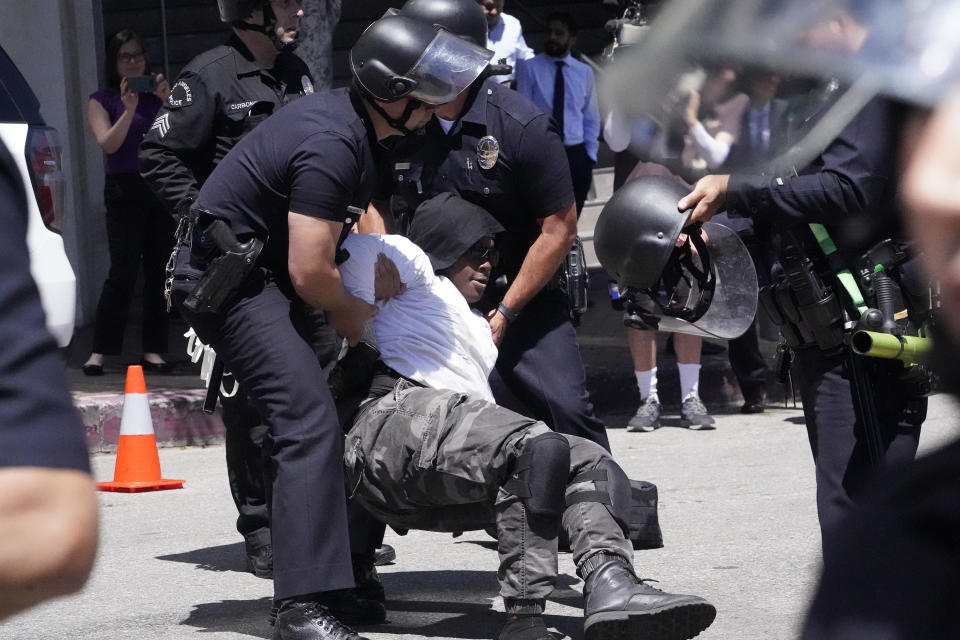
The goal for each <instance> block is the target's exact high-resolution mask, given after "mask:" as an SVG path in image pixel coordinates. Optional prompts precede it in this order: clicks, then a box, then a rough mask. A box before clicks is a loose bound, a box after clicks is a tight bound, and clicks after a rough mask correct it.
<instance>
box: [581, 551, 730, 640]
mask: <svg viewBox="0 0 960 640" xmlns="http://www.w3.org/2000/svg"><path fill="white" fill-rule="evenodd" d="M577 573H579V574H580V575H581V577H583V576H586V578H585V582H584V585H583V597H584V599H585V600H586V602H585V604H584V610H583V614H584V618H585V621H584V625H583V629H584V635H585V636H586V640H613V639H618V638H644V639H645V640H687V639H688V638H693V637H695V636H697V635H699V633H700V632H701V631H703V630H704V629H706V628H707V627H709V626H710V624H711V623H712V622H713V619H714V617H716V615H717V610H716V609H715V608H714V606H713V605H712V604H710V603H709V602H707V601H706V600H704V599H703V598H699V597H697V596H687V595H681V594H673V593H664V592H663V591H660V590H659V589H654V588H653V587H651V586H650V585H648V584H644V583H643V582H642V581H641V580H639V579H638V578H637V577H636V576H635V575H634V573H633V568H632V567H631V566H630V563H629V562H627V560H625V559H624V558H622V557H620V556H617V555H610V554H605V553H599V554H596V555H593V556H590V557H589V558H587V560H585V561H584V562H583V563H582V564H581V565H580V567H579V568H578V570H577Z"/></svg>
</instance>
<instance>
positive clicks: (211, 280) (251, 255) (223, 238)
mask: <svg viewBox="0 0 960 640" xmlns="http://www.w3.org/2000/svg"><path fill="white" fill-rule="evenodd" d="M203 234H204V235H207V236H209V237H210V238H211V239H212V240H213V242H214V244H216V245H217V248H219V249H220V251H221V252H222V254H221V255H219V256H217V257H216V258H214V259H213V260H212V261H211V262H210V265H209V266H208V267H207V269H206V271H205V272H204V274H203V276H202V277H201V278H200V280H199V281H198V282H197V286H196V287H194V289H193V291H191V292H190V295H188V296H187V299H186V300H185V301H184V303H183V306H184V307H185V308H186V309H187V311H189V312H190V313H218V312H219V311H222V310H223V308H224V307H225V306H226V304H227V303H228V302H229V301H230V300H231V299H232V298H233V296H234V295H236V293H237V290H238V289H239V288H240V285H241V284H242V283H243V281H244V280H246V278H247V276H248V275H250V272H251V271H253V269H254V268H255V267H256V266H257V259H258V258H259V257H260V252H261V251H262V250H263V241H262V240H259V239H257V238H251V239H250V240H247V241H246V242H244V243H240V242H239V241H238V240H237V237H236V235H234V233H233V231H232V230H231V229H230V227H229V226H228V225H227V223H225V222H224V221H223V220H219V219H218V220H214V221H213V222H211V223H210V224H209V225H208V226H207V227H206V229H204V230H203Z"/></svg>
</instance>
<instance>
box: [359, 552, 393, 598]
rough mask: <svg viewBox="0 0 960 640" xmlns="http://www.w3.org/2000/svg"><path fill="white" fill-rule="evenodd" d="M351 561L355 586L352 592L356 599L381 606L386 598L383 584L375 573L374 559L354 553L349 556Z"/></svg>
mask: <svg viewBox="0 0 960 640" xmlns="http://www.w3.org/2000/svg"><path fill="white" fill-rule="evenodd" d="M351 560H352V562H353V582H354V583H355V584H356V585H357V586H356V587H355V588H354V592H355V593H356V594H357V597H358V598H362V599H364V600H372V601H374V602H379V603H381V604H383V603H384V602H385V601H386V599H387V596H386V593H384V591H383V583H381V582H380V574H378V573H377V568H376V566H375V565H376V559H375V557H370V556H368V555H366V554H362V553H354V554H352V555H351Z"/></svg>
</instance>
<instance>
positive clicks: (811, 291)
mask: <svg viewBox="0 0 960 640" xmlns="http://www.w3.org/2000/svg"><path fill="white" fill-rule="evenodd" d="M783 249H784V250H783V255H782V261H781V265H782V267H783V270H782V272H781V273H780V274H778V275H777V276H775V277H774V282H773V284H771V285H769V286H766V287H764V288H763V289H761V290H760V305H761V306H762V307H763V309H764V310H765V311H766V312H767V315H768V316H769V317H770V319H771V320H772V321H773V323H774V324H776V325H777V326H779V327H780V332H781V333H782V334H783V338H784V340H785V341H786V343H787V346H788V347H791V348H796V347H803V346H806V345H811V344H815V345H816V346H817V347H818V348H819V349H820V350H822V351H825V352H836V351H837V350H838V349H841V348H843V346H844V326H843V325H844V320H845V319H846V315H845V313H844V310H843V305H842V304H841V302H840V299H839V298H838V297H837V294H836V292H835V291H834V288H833V287H831V286H830V285H828V284H826V282H825V278H823V277H821V275H820V273H821V269H820V268H818V266H817V265H816V264H815V263H814V261H813V260H812V259H811V258H810V257H808V254H807V253H806V251H805V250H804V248H803V247H802V245H801V244H800V241H799V240H796V239H794V238H792V237H790V238H785V244H784V248H783Z"/></svg>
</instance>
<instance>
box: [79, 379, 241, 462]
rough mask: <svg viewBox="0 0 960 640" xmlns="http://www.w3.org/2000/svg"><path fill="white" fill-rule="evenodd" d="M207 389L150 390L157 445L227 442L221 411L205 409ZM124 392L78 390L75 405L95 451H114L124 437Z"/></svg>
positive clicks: (88, 441) (149, 398)
mask: <svg viewBox="0 0 960 640" xmlns="http://www.w3.org/2000/svg"><path fill="white" fill-rule="evenodd" d="M205 395H206V391H205V390H203V389H196V390H187V389H183V390H172V391H149V390H148V392H147V399H148V401H149V404H150V418H151V420H152V421H153V431H154V435H155V436H156V439H157V445H158V446H161V447H182V446H201V447H202V446H207V445H213V444H220V443H222V442H223V441H224V437H225V434H226V430H225V428H224V426H223V421H222V420H221V419H220V414H219V412H218V413H214V414H206V413H204V412H203V400H204V396H205ZM123 398H124V396H123V394H122V393H77V394H74V398H73V400H74V406H76V407H77V410H79V411H80V415H81V417H82V419H83V425H84V428H85V431H86V439H87V448H88V449H89V450H90V452H91V453H113V452H115V451H116V450H117V441H118V439H119V437H120V418H121V416H122V415H123Z"/></svg>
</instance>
